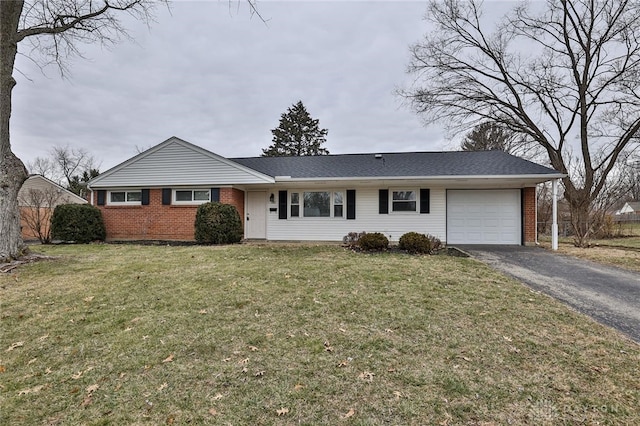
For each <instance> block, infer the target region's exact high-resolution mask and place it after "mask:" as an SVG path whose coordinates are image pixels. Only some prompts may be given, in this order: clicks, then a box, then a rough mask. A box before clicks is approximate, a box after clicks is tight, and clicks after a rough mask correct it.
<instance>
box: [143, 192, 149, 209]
mask: <svg viewBox="0 0 640 426" xmlns="http://www.w3.org/2000/svg"><path fill="white" fill-rule="evenodd" d="M142 205H143V206H148V205H149V190H148V189H143V190H142Z"/></svg>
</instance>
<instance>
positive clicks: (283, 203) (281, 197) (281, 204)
mask: <svg viewBox="0 0 640 426" xmlns="http://www.w3.org/2000/svg"><path fill="white" fill-rule="evenodd" d="M286 218H287V191H278V219H286Z"/></svg>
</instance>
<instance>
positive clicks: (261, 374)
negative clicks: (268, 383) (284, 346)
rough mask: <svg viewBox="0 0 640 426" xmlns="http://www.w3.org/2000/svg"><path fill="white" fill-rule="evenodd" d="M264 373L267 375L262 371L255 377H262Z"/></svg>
mask: <svg viewBox="0 0 640 426" xmlns="http://www.w3.org/2000/svg"><path fill="white" fill-rule="evenodd" d="M264 373H265V371H264V370H261V371H258V372H256V374H255V376H256V377H262V376H264Z"/></svg>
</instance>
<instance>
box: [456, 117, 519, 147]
mask: <svg viewBox="0 0 640 426" xmlns="http://www.w3.org/2000/svg"><path fill="white" fill-rule="evenodd" d="M515 140H516V135H515V134H514V133H513V132H510V131H509V130H507V129H505V128H504V127H503V126H501V125H499V124H497V123H495V122H492V121H485V122H484V123H480V124H478V125H477V126H476V127H474V128H473V130H471V131H470V132H469V133H467V135H466V136H465V138H464V140H463V141H462V143H461V144H460V148H461V149H462V150H463V151H492V150H498V151H505V152H509V153H511V150H512V146H513V145H514V141H515Z"/></svg>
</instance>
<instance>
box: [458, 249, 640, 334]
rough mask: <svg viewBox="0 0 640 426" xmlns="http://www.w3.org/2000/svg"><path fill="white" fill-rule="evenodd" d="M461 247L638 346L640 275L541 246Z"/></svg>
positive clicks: (639, 330) (639, 331)
mask: <svg viewBox="0 0 640 426" xmlns="http://www.w3.org/2000/svg"><path fill="white" fill-rule="evenodd" d="M457 247H458V248H460V249H461V250H463V251H465V252H467V253H469V254H470V255H471V256H472V257H474V258H476V259H478V260H480V261H482V262H484V263H486V264H488V265H489V266H491V267H493V268H494V269H497V270H499V271H501V272H503V273H506V274H507V275H511V276H513V277H515V278H516V279H518V280H519V281H522V282H523V283H525V284H527V285H528V286H529V287H531V288H532V289H534V290H539V291H542V292H543V293H546V294H548V295H550V296H552V297H554V298H556V299H558V300H561V301H562V302H564V303H566V304H568V305H570V306H572V307H573V308H574V309H576V310H578V311H580V312H582V313H584V314H586V315H589V316H591V317H592V318H594V319H595V320H597V321H599V322H601V323H603V324H606V325H608V326H610V327H613V328H615V329H617V330H620V331H621V332H623V333H625V334H626V335H627V336H629V337H631V338H632V339H633V340H635V341H636V342H639V343H640V273H637V272H630V271H626V270H623V269H619V268H615V267H610V266H605V265H601V264H598V263H594V262H590V261H588V260H582V259H577V258H574V257H570V256H565V255H562V254H558V253H553V252H551V251H548V250H545V249H542V248H539V247H522V246H471V245H469V246H457Z"/></svg>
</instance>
